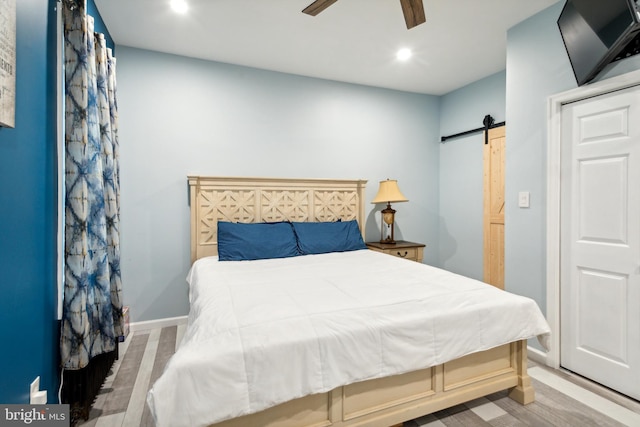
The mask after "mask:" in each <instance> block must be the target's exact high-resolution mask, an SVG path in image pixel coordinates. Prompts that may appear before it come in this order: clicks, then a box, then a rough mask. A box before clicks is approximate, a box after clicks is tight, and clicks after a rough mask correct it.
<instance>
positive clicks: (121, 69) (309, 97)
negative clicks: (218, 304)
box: [118, 46, 440, 321]
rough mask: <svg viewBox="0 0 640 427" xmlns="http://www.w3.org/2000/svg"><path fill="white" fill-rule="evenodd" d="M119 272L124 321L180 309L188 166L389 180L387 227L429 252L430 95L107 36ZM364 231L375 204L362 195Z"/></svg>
mask: <svg viewBox="0 0 640 427" xmlns="http://www.w3.org/2000/svg"><path fill="white" fill-rule="evenodd" d="M118 91H119V92H118V95H119V107H120V141H121V182H122V185H121V187H122V198H121V202H122V211H121V221H122V222H121V224H122V240H121V244H122V247H121V250H122V276H123V277H122V278H123V288H124V298H125V303H126V304H128V305H130V306H131V318H132V321H141V320H150V319H157V318H163V317H172V316H181V315H186V314H187V312H188V302H187V285H186V283H185V276H186V274H187V271H188V269H189V264H190V259H189V206H188V205H187V196H188V193H187V181H186V179H187V178H186V177H187V175H189V174H204V175H218V176H266V177H300V178H354V179H356V178H361V179H367V180H369V183H368V185H367V197H366V199H367V201H370V200H372V199H373V197H374V196H375V193H376V192H377V188H378V182H379V181H381V180H384V179H386V178H392V179H397V180H398V182H399V185H400V188H401V189H402V191H403V193H404V194H405V195H406V196H407V197H408V199H409V202H408V203H399V204H397V205H394V207H395V208H396V210H397V214H396V220H397V228H396V232H397V237H398V236H399V237H400V238H404V239H406V240H413V241H419V242H424V243H426V244H427V250H426V254H425V262H427V263H429V264H436V263H437V261H438V252H437V248H438V211H439V207H438V150H439V145H440V144H439V142H438V140H439V121H440V115H439V98H438V97H435V96H428V95H418V94H410V93H406V92H398V91H392V90H386V89H376V88H371V87H365V86H357V85H350V84H344V83H337V82H331V81H326V80H318V79H312V78H306V77H299V76H293V75H288V74H282V73H275V72H269V71H261V70H256V69H251V68H245V67H239V66H234V65H228V64H221V63H216V62H209V61H201V60H196V59H190V58H185V57H180V56H174V55H167V54H160V53H155V52H150V51H145V50H139V49H134V48H129V47H124V46H118ZM367 206H368V208H367V221H366V237H367V239H368V240H376V239H379V236H380V231H379V227H378V225H377V224H378V223H379V215H378V216H376V215H374V213H375V212H377V211H379V210H380V209H382V206H376V205H370V204H369V203H367Z"/></svg>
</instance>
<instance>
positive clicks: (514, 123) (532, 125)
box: [505, 1, 640, 346]
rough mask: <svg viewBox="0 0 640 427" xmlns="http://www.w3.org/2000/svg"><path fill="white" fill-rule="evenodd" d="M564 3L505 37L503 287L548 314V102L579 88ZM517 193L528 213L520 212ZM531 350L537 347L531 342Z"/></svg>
mask: <svg viewBox="0 0 640 427" xmlns="http://www.w3.org/2000/svg"><path fill="white" fill-rule="evenodd" d="M563 5H564V2H563V1H561V2H558V3H557V4H555V5H553V6H551V7H549V8H547V9H545V10H544V11H542V12H540V13H538V14H537V15H535V16H533V17H531V18H529V19H527V20H526V21H524V22H522V23H520V24H519V25H517V26H515V27H513V28H511V29H510V30H509V32H508V34H507V123H508V126H507V146H508V148H507V150H506V188H505V193H506V206H505V287H506V289H507V290H509V291H511V292H515V293H518V294H522V295H526V296H529V297H531V298H533V299H534V300H536V302H537V303H538V305H539V306H540V307H541V308H542V310H543V312H546V235H545V233H546V208H547V207H546V185H547V182H546V176H547V169H546V168H547V102H548V98H549V97H550V96H551V95H554V94H557V93H560V92H564V91H566V90H569V89H573V88H575V87H576V86H577V84H576V81H575V78H574V75H573V71H572V69H571V64H570V62H569V59H568V57H567V54H566V52H565V49H564V45H563V43H562V38H561V36H560V32H559V31H558V27H557V23H556V22H557V19H558V16H559V15H560V12H561V10H562V6H563ZM639 68H640V57H632V58H629V59H626V60H624V61H620V62H618V63H615V64H612V65H610V66H608V67H607V68H606V69H605V70H603V72H602V73H601V74H600V75H599V76H598V78H597V79H595V80H594V81H599V80H603V79H606V78H610V77H613V76H616V75H619V74H623V73H625V72H629V71H632V70H637V69H639ZM519 191H530V192H531V207H530V208H529V209H523V208H518V205H517V197H518V196H517V194H518V192H519ZM532 344H533V345H534V346H537V343H535V342H532Z"/></svg>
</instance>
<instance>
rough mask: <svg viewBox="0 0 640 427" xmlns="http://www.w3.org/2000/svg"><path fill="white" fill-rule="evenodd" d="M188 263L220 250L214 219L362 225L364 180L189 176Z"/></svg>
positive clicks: (361, 229) (216, 222)
mask: <svg viewBox="0 0 640 427" xmlns="http://www.w3.org/2000/svg"><path fill="white" fill-rule="evenodd" d="M188 178H189V195H190V196H189V202H190V205H191V262H194V261H195V260H197V259H199V258H202V257H205V256H212V255H217V254H218V242H217V235H218V229H217V227H218V221H236V222H270V221H301V222H319V221H336V220H338V219H342V220H345V221H348V220H352V219H357V220H358V225H359V226H360V231H361V232H362V231H363V227H364V191H365V186H366V184H367V181H366V180H332V179H331V180H330V179H288V178H232V177H206V176H189V177H188Z"/></svg>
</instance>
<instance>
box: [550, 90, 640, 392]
mask: <svg viewBox="0 0 640 427" xmlns="http://www.w3.org/2000/svg"><path fill="white" fill-rule="evenodd" d="M560 277H561V279H560V281H561V283H560V299H561V302H560V307H561V315H560V321H561V346H560V348H561V357H560V359H561V365H562V366H563V367H565V368H567V369H570V370H572V371H574V372H577V373H579V374H581V375H584V376H586V377H588V378H591V379H593V380H595V381H597V382H599V383H601V384H604V385H606V386H609V387H611V388H613V389H615V390H618V391H620V392H622V393H625V394H627V395H629V396H631V397H633V398H635V399H640V88H638V87H636V88H631V89H626V90H622V91H618V92H613V93H609V94H606V95H601V96H598V97H594V98H589V99H586V100H583V101H580V102H576V103H573V104H568V105H565V106H564V107H563V109H562V184H561V276H560Z"/></svg>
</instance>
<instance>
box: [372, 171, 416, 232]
mask: <svg viewBox="0 0 640 427" xmlns="http://www.w3.org/2000/svg"><path fill="white" fill-rule="evenodd" d="M408 201H409V200H407V198H406V197H404V194H402V192H401V191H400V189H399V188H398V181H396V180H395V179H387V180H386V181H380V188H379V189H378V194H376V197H374V199H373V201H372V202H371V203H386V204H387V207H386V208H385V209H383V210H382V211H381V212H380V213H381V214H382V221H380V243H389V244H395V243H396V242H395V240H394V235H393V224H394V219H395V214H396V211H395V210H394V209H392V208H391V203H398V202H408Z"/></svg>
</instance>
